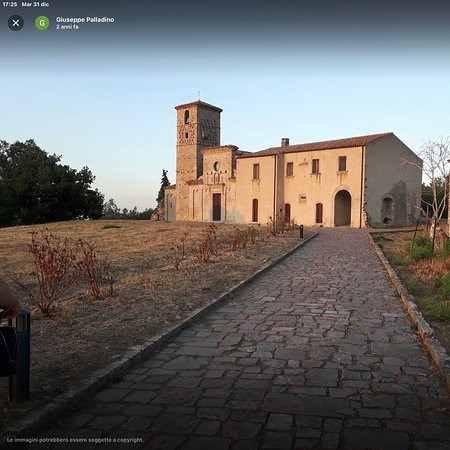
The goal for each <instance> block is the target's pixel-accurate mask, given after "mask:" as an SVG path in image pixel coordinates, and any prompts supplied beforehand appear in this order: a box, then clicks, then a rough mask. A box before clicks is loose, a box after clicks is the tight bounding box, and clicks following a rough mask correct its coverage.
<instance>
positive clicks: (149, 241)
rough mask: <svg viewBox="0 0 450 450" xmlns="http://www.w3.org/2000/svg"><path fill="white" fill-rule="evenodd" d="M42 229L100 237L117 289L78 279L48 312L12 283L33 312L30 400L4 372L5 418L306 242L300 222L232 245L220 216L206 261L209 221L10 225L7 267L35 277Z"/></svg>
mask: <svg viewBox="0 0 450 450" xmlns="http://www.w3.org/2000/svg"><path fill="white" fill-rule="evenodd" d="M240 228H241V229H244V228H245V227H243V226H242V227H240ZM42 230H47V232H48V233H52V234H54V235H58V236H62V237H67V238H71V239H79V238H84V239H87V240H89V241H90V242H95V244H96V248H97V255H98V258H99V259H101V260H104V261H107V262H108V263H109V264H110V266H111V270H112V272H113V274H114V277H115V279H116V282H115V285H114V295H113V296H106V297H105V298H102V299H99V300H92V299H91V298H90V297H89V296H88V295H87V293H86V290H85V288H81V287H77V288H73V289H71V290H69V291H67V294H66V295H65V296H64V298H63V299H62V300H61V301H60V302H59V303H58V305H57V308H56V310H55V311H54V313H53V315H52V316H51V317H45V316H44V315H43V314H42V313H41V312H40V311H39V309H37V308H36V307H35V306H34V305H33V304H32V303H31V302H30V300H29V299H28V298H27V296H26V295H25V294H24V293H23V292H22V291H21V290H20V289H19V287H18V286H17V285H12V288H13V289H14V291H15V293H16V294H17V295H18V296H19V298H20V299H21V303H22V306H23V307H25V308H28V309H29V310H30V311H31V314H32V325H31V326H32V335H31V355H32V364H31V365H32V400H31V401H30V402H25V403H22V404H19V405H10V404H8V403H7V402H6V391H7V381H6V379H0V407H1V416H0V426H2V425H3V426H4V425H6V424H7V423H9V422H11V421H13V420H15V419H17V418H18V417H21V416H23V415H24V414H26V413H27V412H29V411H32V410H34V409H37V408H39V407H40V406H41V405H43V404H45V403H47V402H49V401H51V399H52V398H54V397H55V396H57V395H58V394H61V393H62V392H64V391H65V390H66V389H67V388H68V387H69V386H71V385H74V384H76V383H78V382H80V381H81V380H82V379H84V378H86V377H87V376H88V375H90V374H91V373H92V372H94V371H95V370H96V369H99V368H103V367H105V366H106V365H107V364H109V363H111V362H113V361H114V360H116V359H118V358H119V357H120V356H121V355H122V354H123V353H124V352H126V351H127V350H128V349H129V348H130V347H131V346H133V345H136V344H140V343H142V342H144V341H145V340H147V339H148V338H150V337H151V336H152V335H154V334H156V333H157V332H158V331H159V330H161V329H162V328H165V327H167V326H170V325H173V324H175V323H176V322H178V321H180V320H181V319H183V318H184V317H186V316H187V315H188V314H189V313H190V312H191V311H192V310H193V309H195V308H197V307H198V306H200V305H201V304H203V303H205V302H207V301H209V300H211V299H213V298H215V297H216V296H218V295H219V294H220V293H221V292H223V291H224V290H226V289H227V288H229V287H231V286H233V285H234V284H236V283H237V282H238V281H240V280H242V279H244V278H246V277H248V276H249V275H251V274H252V273H253V272H255V271H256V270H257V269H258V268H260V267H261V266H263V265H265V264H266V263H268V262H270V261H272V260H275V259H277V258H278V257H279V256H280V255H282V254H283V253H285V252H286V251H287V250H289V249H290V248H292V247H294V246H295V245H296V244H298V242H299V239H298V232H297V231H295V232H294V231H293V232H290V233H289V232H288V233H284V234H282V235H278V236H276V237H273V236H272V237H269V234H270V233H266V232H265V233H264V236H262V233H259V234H258V236H257V240H256V243H254V244H252V243H251V242H248V243H247V246H246V248H244V249H242V248H241V249H238V250H235V251H231V241H232V236H233V233H234V230H233V227H232V226H231V225H219V226H218V227H217V241H218V254H217V255H213V256H212V258H211V259H210V260H209V261H208V262H207V263H204V264H200V263H198V262H197V261H196V258H195V251H196V249H197V248H198V243H199V242H200V241H201V239H202V235H203V233H204V230H205V224H199V223H178V222H177V223H166V222H148V221H137V220H136V221H122V220H119V221H79V222H78V221H71V222H61V223H52V224H47V225H38V226H22V227H11V228H3V229H0V275H1V276H3V277H5V278H7V279H8V278H9V279H11V278H10V277H11V275H12V276H13V277H17V278H19V279H20V280H21V281H22V282H25V283H27V284H28V285H31V286H32V285H33V283H35V281H34V280H35V276H34V275H33V270H34V269H33V264H32V257H31V255H30V253H29V251H28V245H29V243H30V242H31V235H32V232H33V231H36V232H41V231H42ZM186 230H190V231H189V233H188V235H187V253H188V256H187V258H186V260H185V261H183V262H182V263H181V264H180V267H179V270H175V268H174V259H173V251H172V250H171V248H172V247H173V246H174V245H175V244H177V243H179V242H180V239H181V237H182V236H183V233H184V231H186ZM308 234H309V233H306V236H308Z"/></svg>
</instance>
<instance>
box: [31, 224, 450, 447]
mask: <svg viewBox="0 0 450 450" xmlns="http://www.w3.org/2000/svg"><path fill="white" fill-rule="evenodd" d="M224 276H226V274H224ZM448 405H449V404H448V397H447V391H446V389H445V387H444V385H443V383H442V382H441V380H440V378H439V376H438V374H437V372H436V370H435V369H434V367H433V366H432V365H431V364H430V361H429V360H428V358H427V356H426V354H425V352H424V350H423V348H422V346H421V344H420V343H419V341H418V340H417V337H416V335H415V333H414V330H413V329H412V327H411V323H410V321H409V319H408V317H407V315H406V313H405V312H404V310H403V309H402V306H401V304H400V300H399V299H398V298H397V296H396V293H395V291H394V289H393V288H392V286H391V285H390V283H389V281H388V278H387V276H386V274H385V272H384V271H383V269H382V266H381V264H380V262H379V260H378V258H377V257H376V255H375V253H374V252H373V250H372V248H371V245H370V243H369V241H368V237H367V233H366V232H365V231H362V230H350V229H336V230H321V231H320V235H319V236H318V237H317V238H316V239H314V240H313V241H311V242H310V243H308V244H307V245H306V246H305V247H304V248H301V249H300V250H299V251H297V252H296V253H295V254H294V255H292V256H291V257H289V258H287V259H286V260H285V261H284V262H283V263H281V264H279V265H277V266H276V267H275V268H273V269H272V270H271V271H269V272H268V273H267V274H266V275H264V276H263V277H262V278H260V279H258V280H257V281H256V282H253V283H252V284H250V285H249V286H248V287H247V288H246V289H245V290H244V291H243V292H242V294H241V295H239V296H238V297H237V298H235V299H233V300H231V301H229V302H228V303H226V304H224V305H223V306H221V307H219V308H218V309H216V310H214V311H213V312H211V313H209V314H208V315H207V316H206V317H205V318H203V319H202V320H201V321H200V322H199V323H197V324H194V325H192V326H190V327H189V328H187V329H186V330H185V331H183V332H182V333H181V334H180V335H179V336H178V337H176V338H175V339H173V340H172V341H170V342H169V343H168V344H167V345H166V346H165V347H164V348H163V349H162V350H161V351H160V352H158V353H157V354H155V355H153V356H152V357H151V358H150V359H148V360H147V361H145V362H144V363H143V364H142V366H141V367H139V368H135V369H133V370H131V371H130V372H129V374H127V375H126V376H125V377H124V378H123V379H122V380H121V381H120V382H118V383H116V384H115V385H113V386H112V387H110V388H108V389H106V390H104V391H103V392H100V393H99V394H98V395H97V396H96V397H95V398H94V399H93V400H92V401H89V402H86V403H85V404H84V405H82V407H81V408H80V409H78V410H77V411H74V412H73V413H72V414H71V415H69V416H68V417H67V418H65V419H63V420H61V421H60V423H59V424H58V426H57V427H55V428H53V429H52V430H50V431H47V432H45V435H46V436H61V437H64V436H69V437H74V436H77V435H79V436H84V437H111V438H113V437H115V438H118V437H136V438H142V439H143V441H144V443H142V444H136V445H130V446H126V445H123V444H120V445H118V446H117V447H116V448H136V449H137V448H140V447H141V446H142V447H146V448H155V449H159V448H181V449H192V450H201V449H212V450H222V449H289V448H298V449H302V448H349V449H350V448H389V449H395V450H401V449H406V448H417V449H431V448H433V449H444V448H446V449H448V448H450V423H449V418H450V412H449V410H448ZM100 447H101V448H114V445H113V444H105V445H103V446H100ZM39 448H40V449H42V448H44V447H43V446H42V445H41V446H39ZM61 448H64V449H68V448H72V447H70V446H68V445H63V446H62V447H61ZM73 448H78V449H80V448H81V447H80V446H73ZM87 448H91V447H89V446H88V445H84V446H83V449H87Z"/></svg>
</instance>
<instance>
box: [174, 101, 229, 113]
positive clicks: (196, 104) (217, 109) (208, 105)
mask: <svg viewBox="0 0 450 450" xmlns="http://www.w3.org/2000/svg"><path fill="white" fill-rule="evenodd" d="M189 106H203V107H204V108H208V109H212V110H213V111H218V112H222V111H223V109H220V108H218V107H217V106H214V105H211V104H210V103H206V102H202V101H201V100H197V101H196V102H190V103H183V104H182V105H178V106H175V109H180V108H188V107H189Z"/></svg>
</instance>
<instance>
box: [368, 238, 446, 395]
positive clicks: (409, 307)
mask: <svg viewBox="0 0 450 450" xmlns="http://www.w3.org/2000/svg"><path fill="white" fill-rule="evenodd" d="M374 233H376V232H374ZM369 239H370V243H371V244H372V245H373V247H374V250H375V253H376V254H377V256H378V258H379V259H380V261H381V263H382V264H383V266H384V268H385V269H386V272H387V273H388V275H389V278H390V280H391V283H392V284H393V286H394V287H395V289H396V291H397V292H398V294H399V296H400V298H401V300H402V303H403V306H404V307H405V309H406V311H407V312H408V314H409V317H410V318H411V320H412V322H413V324H414V325H415V326H417V332H418V333H419V336H420V338H421V340H422V343H423V344H424V346H425V348H426V349H427V352H428V353H429V355H430V356H431V359H432V360H433V362H434V363H435V365H436V366H437V368H438V370H439V372H440V373H441V375H442V377H443V378H444V380H445V382H446V384H447V388H448V390H449V392H450V356H449V355H448V353H447V351H446V350H445V348H444V346H443V345H442V344H441V343H440V341H439V340H438V339H437V338H436V337H435V335H434V330H433V329H432V328H431V326H430V325H429V324H428V322H427V321H426V320H425V318H424V317H423V315H422V313H421V312H420V311H419V310H418V309H417V305H416V303H415V301H414V296H413V295H411V294H410V293H409V292H408V291H407V289H406V288H405V286H403V283H402V282H401V280H400V277H399V276H398V275H397V273H396V272H395V270H394V269H393V268H392V266H391V265H390V264H389V261H388V260H387V259H386V256H384V253H383V251H382V250H381V249H380V247H379V246H378V245H377V244H376V243H375V241H374V239H373V237H372V232H370V233H369Z"/></svg>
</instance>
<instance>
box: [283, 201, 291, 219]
mask: <svg viewBox="0 0 450 450" xmlns="http://www.w3.org/2000/svg"><path fill="white" fill-rule="evenodd" d="M284 221H285V222H290V221H291V205H290V204H289V203H286V204H285V205H284Z"/></svg>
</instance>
